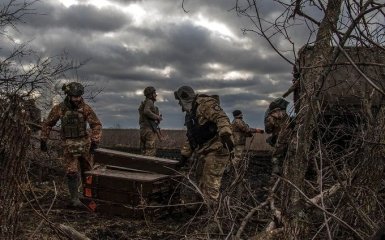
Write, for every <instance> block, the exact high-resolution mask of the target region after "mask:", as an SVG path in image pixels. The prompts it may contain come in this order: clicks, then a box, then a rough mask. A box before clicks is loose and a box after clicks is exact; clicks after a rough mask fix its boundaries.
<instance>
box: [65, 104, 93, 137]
mask: <svg viewBox="0 0 385 240" xmlns="http://www.w3.org/2000/svg"><path fill="white" fill-rule="evenodd" d="M61 129H62V133H63V136H64V138H66V139H67V138H79V137H85V136H87V123H86V121H85V119H84V116H83V114H82V113H81V112H78V111H76V110H70V109H68V108H65V109H64V114H63V117H62V118H61Z"/></svg>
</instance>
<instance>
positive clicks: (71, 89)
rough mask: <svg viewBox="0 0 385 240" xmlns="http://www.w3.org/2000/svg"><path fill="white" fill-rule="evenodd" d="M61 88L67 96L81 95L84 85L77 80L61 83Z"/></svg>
mask: <svg viewBox="0 0 385 240" xmlns="http://www.w3.org/2000/svg"><path fill="white" fill-rule="evenodd" d="M62 90H63V91H64V93H65V94H67V95H69V96H81V95H83V93H84V87H83V85H82V84H80V83H78V82H71V83H68V84H63V87H62Z"/></svg>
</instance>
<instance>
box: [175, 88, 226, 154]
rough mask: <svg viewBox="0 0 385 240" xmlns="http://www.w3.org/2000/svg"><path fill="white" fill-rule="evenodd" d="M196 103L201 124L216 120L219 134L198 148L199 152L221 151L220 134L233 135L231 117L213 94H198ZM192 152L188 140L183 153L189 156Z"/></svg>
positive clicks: (197, 115) (197, 116)
mask: <svg viewBox="0 0 385 240" xmlns="http://www.w3.org/2000/svg"><path fill="white" fill-rule="evenodd" d="M194 104H196V118H197V119H198V124H199V125H200V126H202V125H204V124H205V123H207V122H208V121H211V122H214V123H215V124H216V126H217V135H216V136H215V137H214V138H213V139H211V140H210V141H208V142H206V143H205V144H203V145H202V146H200V147H199V148H198V149H196V151H197V153H198V154H206V153H209V152H213V151H219V150H220V149H222V148H223V145H222V143H221V141H220V136H221V135H224V134H230V135H232V130H231V123H230V120H229V118H228V117H227V115H226V113H225V112H224V111H223V110H222V108H221V107H220V106H219V100H218V99H216V98H214V97H212V96H207V95H198V96H197V98H196V100H195V103H194ZM192 152H193V151H192V149H191V147H190V144H189V142H188V141H186V142H185V144H184V146H183V147H182V151H181V154H182V155H183V156H186V157H189V156H191V154H192Z"/></svg>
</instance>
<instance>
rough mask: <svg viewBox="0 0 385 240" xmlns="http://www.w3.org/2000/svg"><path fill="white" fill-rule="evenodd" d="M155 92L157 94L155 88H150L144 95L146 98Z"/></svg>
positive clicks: (145, 90) (144, 91)
mask: <svg viewBox="0 0 385 240" xmlns="http://www.w3.org/2000/svg"><path fill="white" fill-rule="evenodd" d="M154 92H156V89H155V88H154V87H153V86H148V87H146V88H145V89H144V90H143V94H144V96H146V97H148V96H151V94H153V93H154Z"/></svg>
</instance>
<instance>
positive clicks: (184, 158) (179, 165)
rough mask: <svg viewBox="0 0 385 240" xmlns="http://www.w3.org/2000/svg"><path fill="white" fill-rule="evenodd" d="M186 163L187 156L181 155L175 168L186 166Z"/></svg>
mask: <svg viewBox="0 0 385 240" xmlns="http://www.w3.org/2000/svg"><path fill="white" fill-rule="evenodd" d="M187 163H188V157H186V156H183V155H182V156H181V158H180V160H179V163H178V164H177V168H178V169H181V168H184V167H186V166H187Z"/></svg>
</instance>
